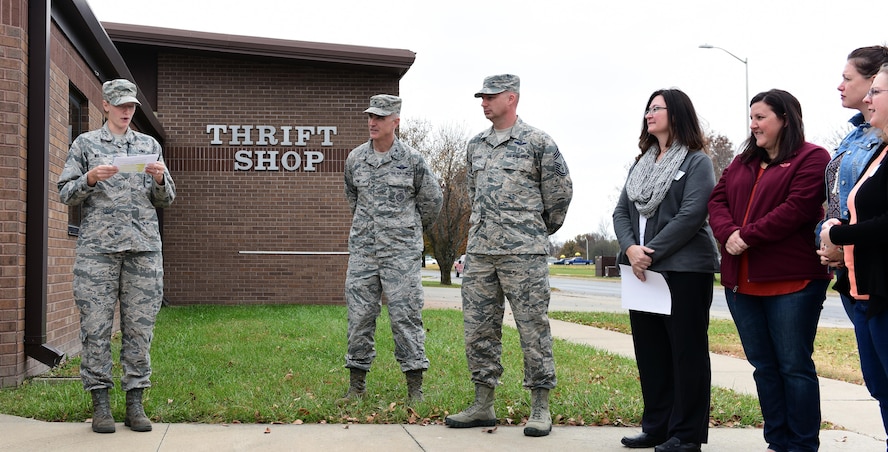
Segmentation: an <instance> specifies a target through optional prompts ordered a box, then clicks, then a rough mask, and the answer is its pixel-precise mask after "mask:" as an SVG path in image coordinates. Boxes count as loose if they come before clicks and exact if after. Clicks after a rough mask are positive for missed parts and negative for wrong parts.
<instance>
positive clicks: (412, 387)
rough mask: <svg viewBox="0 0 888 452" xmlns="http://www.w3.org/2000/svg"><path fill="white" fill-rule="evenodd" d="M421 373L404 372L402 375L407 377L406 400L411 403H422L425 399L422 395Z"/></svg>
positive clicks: (418, 371) (417, 371)
mask: <svg viewBox="0 0 888 452" xmlns="http://www.w3.org/2000/svg"><path fill="white" fill-rule="evenodd" d="M422 373H423V369H415V370H408V371H407V372H404V375H405V376H406V377H407V400H409V401H411V402H422V401H423V400H425V397H423V395H422Z"/></svg>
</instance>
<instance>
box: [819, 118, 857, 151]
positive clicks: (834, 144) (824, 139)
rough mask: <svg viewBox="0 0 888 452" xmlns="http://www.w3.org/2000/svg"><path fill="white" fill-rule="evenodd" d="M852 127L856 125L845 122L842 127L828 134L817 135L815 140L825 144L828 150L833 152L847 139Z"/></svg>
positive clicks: (822, 144)
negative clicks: (846, 136)
mask: <svg viewBox="0 0 888 452" xmlns="http://www.w3.org/2000/svg"><path fill="white" fill-rule="evenodd" d="M852 129H854V127H853V126H852V125H851V124H850V123H845V124H844V125H843V126H842V127H839V128H837V129H835V130H833V131H832V132H830V133H828V134H827V135H826V136H819V137H815V138H814V140H813V142H814V143H817V144H819V145H821V146H823V147H824V149H826V150H827V151H830V152H833V151H835V150H836V149H838V148H839V145H840V144H842V141H843V140H844V139H845V135H848V133H849V132H851V130H852Z"/></svg>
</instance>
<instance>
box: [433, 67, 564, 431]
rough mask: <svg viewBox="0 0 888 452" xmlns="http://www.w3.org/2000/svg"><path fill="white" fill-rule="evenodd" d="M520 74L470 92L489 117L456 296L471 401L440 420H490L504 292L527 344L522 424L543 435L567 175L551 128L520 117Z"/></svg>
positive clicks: (472, 145) (473, 167)
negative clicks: (554, 257) (553, 251)
mask: <svg viewBox="0 0 888 452" xmlns="http://www.w3.org/2000/svg"><path fill="white" fill-rule="evenodd" d="M519 84H520V81H519V79H518V77H517V76H515V75H510V74H504V75H494V76H490V77H487V78H485V79H484V85H483V88H482V89H481V91H479V92H477V93H476V94H475V97H480V98H482V101H481V106H482V108H483V109H484V115H485V116H486V117H487V119H489V120H490V121H491V122H492V123H493V127H491V128H490V129H488V130H487V131H484V132H482V133H480V134H478V135H476V136H475V137H474V138H472V139H471V140H469V143H468V147H467V164H468V179H469V198H470V199H471V201H472V215H471V220H470V223H471V227H470V229H469V241H468V244H467V247H466V269H465V273H464V275H463V285H462V298H463V321H464V324H465V340H466V358H467V359H468V363H469V370H470V371H471V373H472V381H473V382H474V383H475V401H474V403H473V404H472V405H471V406H469V407H468V408H466V409H465V410H464V411H462V412H460V413H457V414H455V415H452V416H448V417H447V418H446V419H445V423H446V424H447V425H449V426H451V427H457V428H461V427H477V426H493V425H496V414H495V413H494V409H493V402H494V389H495V388H496V386H497V385H498V384H499V378H500V376H501V375H502V373H503V367H502V365H501V364H500V357H501V355H502V342H501V337H502V325H503V314H504V310H505V299H504V298H508V299H509V302H510V303H511V306H512V312H513V314H514V315H515V323H516V325H517V327H518V333H519V335H520V337H521V348H522V350H523V352H524V387H525V388H528V389H530V390H531V416H530V418H529V419H528V421H527V424H526V425H525V428H524V434H525V435H528V436H545V435H548V434H549V432H550V431H551V429H552V418H551V415H550V414H549V390H550V389H552V388H554V387H555V383H556V379H555V361H554V358H553V356H552V334H551V331H550V329H549V318H548V310H549V270H548V265H547V262H546V255H547V250H548V246H549V235H550V234H553V233H555V231H557V230H558V229H559V228H560V227H561V225H562V223H563V222H564V217H565V215H566V214H567V208H568V206H569V205H570V200H571V197H572V195H573V185H572V183H571V179H570V175H569V174H568V170H567V165H566V164H565V162H564V158H563V157H562V155H561V152H559V151H558V146H556V145H555V142H554V141H553V140H552V138H550V137H549V136H548V135H547V134H546V133H544V132H543V131H541V130H539V129H536V128H534V127H531V126H529V125H527V124H525V123H524V122H523V121H521V119H520V118H518V115H517V112H516V111H517V110H516V109H517V104H518V96H519V94H518V93H519Z"/></svg>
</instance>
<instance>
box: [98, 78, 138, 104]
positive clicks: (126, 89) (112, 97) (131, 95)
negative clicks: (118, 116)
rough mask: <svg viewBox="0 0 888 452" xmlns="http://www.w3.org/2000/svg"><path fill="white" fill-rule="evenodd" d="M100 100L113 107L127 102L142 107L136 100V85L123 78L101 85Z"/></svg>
mask: <svg viewBox="0 0 888 452" xmlns="http://www.w3.org/2000/svg"><path fill="white" fill-rule="evenodd" d="M102 98H104V99H105V100H107V101H108V103H109V104H111V105H114V106H117V105H120V104H126V103H129V102H132V103H134V104H136V105H142V103H141V102H139V100H138V99H136V85H134V84H133V82H131V81H129V80H127V79H123V78H119V79H115V80H110V81H107V82H105V83H104V84H102Z"/></svg>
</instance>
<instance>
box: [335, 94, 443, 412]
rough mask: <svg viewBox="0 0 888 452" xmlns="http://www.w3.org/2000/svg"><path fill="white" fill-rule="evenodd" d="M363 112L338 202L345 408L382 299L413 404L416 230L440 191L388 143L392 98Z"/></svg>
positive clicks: (362, 373) (408, 155)
mask: <svg viewBox="0 0 888 452" xmlns="http://www.w3.org/2000/svg"><path fill="white" fill-rule="evenodd" d="M364 112H365V113H367V125H368V127H369V130H370V141H368V142H366V143H364V144H362V145H360V146H358V147H357V148H355V149H354V150H352V151H351V153H349V155H348V158H347V159H346V161H345V195H346V197H347V198H348V203H349V205H350V206H351V210H352V214H353V215H354V217H353V219H352V227H351V232H350V233H349V237H348V250H349V253H350V255H349V258H348V271H347V274H346V279H345V300H346V303H347V305H348V353H347V354H346V355H345V367H347V368H348V369H349V373H350V384H349V389H348V391H347V392H346V395H345V401H347V400H353V399H356V398H360V397H362V396H363V395H364V392H365V377H366V374H367V371H369V370H370V365H371V364H372V363H373V359H374V358H375V357H376V349H375V347H374V333H375V332H376V318H377V317H378V316H379V313H380V310H381V306H382V295H383V293H384V294H385V296H386V299H387V300H388V310H389V318H390V319H391V324H392V335H393V336H394V341H395V358H396V359H397V360H398V363H399V364H400V366H401V371H402V372H404V373H405V375H406V378H407V395H408V398H409V399H411V400H414V401H421V400H422V399H423V395H422V376H423V372H424V371H425V370H426V369H428V368H429V360H428V358H426V354H425V330H424V329H423V324H422V306H423V291H422V275H421V273H420V260H421V257H422V250H423V241H422V231H423V228H424V227H427V226H429V225H430V224H431V223H432V222H433V221H434V220H435V218H436V217H437V216H438V213H439V212H440V211H441V204H442V193H441V187H440V186H439V185H438V180H437V178H436V177H435V175H434V174H433V173H432V172H431V170H430V169H429V167H428V166H427V165H426V162H425V160H424V159H423V158H422V156H421V155H420V154H419V152H417V151H416V150H414V149H413V148H411V147H410V146H407V145H406V144H404V143H402V142H401V140H399V139H398V138H397V137H396V136H395V128H397V126H398V123H399V122H400V117H399V116H400V112H401V99H400V98H399V97H396V96H391V95H387V94H380V95H376V96H373V97H371V98H370V108H368V109H366V110H364Z"/></svg>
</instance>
